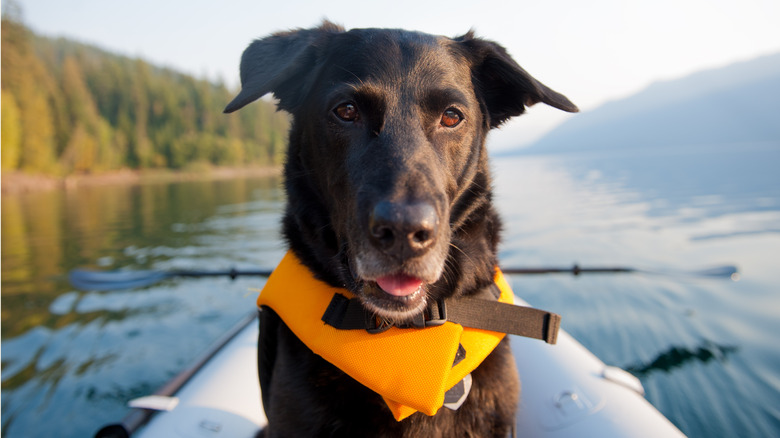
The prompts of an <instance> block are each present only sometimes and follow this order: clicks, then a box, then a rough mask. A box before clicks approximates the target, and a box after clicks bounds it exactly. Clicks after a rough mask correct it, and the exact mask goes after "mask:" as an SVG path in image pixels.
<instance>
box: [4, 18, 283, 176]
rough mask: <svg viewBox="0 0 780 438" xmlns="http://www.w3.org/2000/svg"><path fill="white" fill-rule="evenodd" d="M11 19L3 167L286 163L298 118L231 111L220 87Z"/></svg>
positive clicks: (84, 169) (47, 169)
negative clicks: (291, 126)
mask: <svg viewBox="0 0 780 438" xmlns="http://www.w3.org/2000/svg"><path fill="white" fill-rule="evenodd" d="M5 15H7V14H4V16H3V20H2V52H1V54H2V147H1V148H0V150H1V151H2V170H3V171H8V170H21V171H25V172H32V173H43V174H49V175H60V176H61V175H67V174H72V173H92V172H102V171H108V170H114V169H121V168H133V169H144V168H171V169H186V168H188V166H193V164H197V165H201V164H209V165H217V166H257V165H277V164H279V163H280V162H281V160H282V158H283V153H284V148H285V142H286V134H287V128H288V125H289V122H288V118H287V116H286V115H285V114H284V113H279V112H276V110H275V108H274V106H273V105H272V104H271V103H270V102H266V101H260V102H259V103H258V104H253V105H249V106H247V107H246V108H244V109H242V110H241V111H239V112H237V113H234V114H230V115H225V114H222V109H223V108H224V106H225V105H226V104H227V102H229V101H230V99H231V98H232V95H231V91H229V90H228V89H227V88H226V87H225V86H224V85H215V84H212V83H210V82H209V81H206V80H198V79H195V78H193V77H191V76H188V75H184V74H180V73H177V72H174V71H171V70H169V69H162V68H158V67H155V66H152V65H150V64H148V63H146V62H144V61H142V60H138V59H130V58H127V57H122V56H117V55H113V54H110V53H107V52H105V51H103V50H100V49H97V48H95V47H91V46H87V45H83V44H79V43H75V42H72V41H67V40H64V39H56V40H54V39H50V38H44V37H40V36H37V35H35V34H33V32H32V31H30V30H29V29H28V28H26V27H25V26H24V25H23V24H21V23H20V22H19V20H16V19H14V18H13V17H6V16H5Z"/></svg>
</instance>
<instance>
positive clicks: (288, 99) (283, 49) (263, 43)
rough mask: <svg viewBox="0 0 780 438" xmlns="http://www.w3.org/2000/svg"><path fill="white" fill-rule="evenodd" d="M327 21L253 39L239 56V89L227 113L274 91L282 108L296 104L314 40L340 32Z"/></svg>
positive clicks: (313, 55) (310, 64) (309, 65)
mask: <svg viewBox="0 0 780 438" xmlns="http://www.w3.org/2000/svg"><path fill="white" fill-rule="evenodd" d="M343 31H344V29H343V28H342V27H341V26H338V25H335V24H333V23H330V22H328V21H325V22H323V24H322V25H321V26H320V27H317V28H314V29H298V30H292V31H289V32H281V33H277V34H274V35H271V36H269V37H267V38H263V39H259V40H256V41H254V42H252V43H251V44H250V45H249V47H247V48H246V50H244V54H243V55H241V92H239V93H238V96H236V97H235V98H234V99H233V100H232V101H231V102H230V103H229V104H228V105H227V107H225V112H226V113H232V112H233V111H236V110H238V109H241V108H242V107H243V106H244V105H246V104H248V103H251V102H253V101H255V100H257V99H259V98H260V97H262V96H263V95H264V94H267V93H270V92H273V93H274V95H275V96H276V97H277V98H278V99H279V106H280V108H282V109H288V110H289V109H291V107H293V106H295V102H296V101H297V100H298V99H297V97H300V94H301V93H302V91H301V90H302V89H303V88H304V87H302V84H301V82H303V81H304V80H305V78H304V77H303V75H304V74H305V73H306V72H310V71H311V69H312V68H313V67H314V66H313V63H314V62H316V56H315V54H314V51H313V50H312V49H313V43H314V42H315V41H317V40H318V39H319V38H321V37H323V36H324V35H327V34H329V33H339V32H343Z"/></svg>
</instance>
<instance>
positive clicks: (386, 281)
mask: <svg viewBox="0 0 780 438" xmlns="http://www.w3.org/2000/svg"><path fill="white" fill-rule="evenodd" d="M376 284H377V285H378V286H379V287H380V288H381V289H382V290H383V291H385V292H386V293H388V294H390V295H392V296H394V297H397V298H403V299H406V298H410V297H411V296H412V295H414V294H415V293H417V292H420V290H421V288H422V286H423V281H422V280H420V279H419V278H417V277H413V276H411V275H406V274H392V275H385V276H382V277H379V278H377V279H376Z"/></svg>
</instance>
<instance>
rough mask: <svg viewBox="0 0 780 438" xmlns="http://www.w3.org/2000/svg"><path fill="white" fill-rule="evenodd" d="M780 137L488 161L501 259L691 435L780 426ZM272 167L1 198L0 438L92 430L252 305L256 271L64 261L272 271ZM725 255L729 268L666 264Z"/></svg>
mask: <svg viewBox="0 0 780 438" xmlns="http://www.w3.org/2000/svg"><path fill="white" fill-rule="evenodd" d="M778 163H780V145H745V146H741V147H739V148H732V149H719V150H715V149H711V148H710V149H703V150H701V151H688V152H681V151H678V150H665V151H653V152H652V153H650V152H648V153H642V154H638V153H633V154H622V156H621V154H618V155H617V156H616V155H615V154H609V155H607V154H604V155H599V154H596V153H592V154H582V155H561V156H545V157H542V156H535V157H534V156H527V157H499V158H497V159H495V160H494V166H493V167H494V169H495V172H496V183H495V185H496V189H497V193H496V199H497V202H498V205H499V208H500V210H501V212H502V215H503V218H504V222H505V227H504V228H505V232H504V240H503V244H502V247H501V254H500V256H501V260H502V264H503V265H504V266H518V267H519V266H569V265H571V264H572V263H574V262H576V263H579V264H580V265H582V266H595V265H624V266H631V267H636V268H642V269H646V270H649V271H658V273H656V274H653V273H647V274H604V275H592V276H584V275H583V276H579V277H570V276H543V277H514V278H512V283H513V286H514V288H515V292H516V293H518V294H519V295H521V296H523V297H524V298H525V299H526V300H528V301H529V302H531V303H532V304H534V305H537V306H540V307H542V308H545V309H548V310H551V311H555V312H557V313H560V314H561V315H563V326H564V328H565V329H566V330H567V331H569V332H570V333H571V334H572V335H574V336H575V337H576V338H577V339H578V340H579V341H580V342H582V343H583V344H584V345H585V346H586V347H588V348H589V349H591V350H592V351H593V352H594V353H595V354H596V355H598V356H599V357H600V358H601V359H602V360H604V361H605V362H607V363H608V364H610V365H617V366H621V367H624V368H627V369H629V370H631V371H632V372H633V373H635V374H636V375H637V376H639V377H640V378H641V379H642V382H643V384H644V385H645V388H646V390H647V393H648V394H647V398H648V399H649V400H650V401H651V402H652V403H653V404H654V405H655V406H656V407H658V408H659V409H660V410H661V411H662V412H663V413H664V414H665V415H666V416H667V417H669V418H670V419H671V420H672V421H673V422H674V423H675V424H676V425H677V426H678V427H680V428H681V429H682V430H683V432H685V433H686V434H687V435H689V436H691V437H712V436H751V437H753V436H754V437H764V436H778V435H780V344H779V343H778V342H777V340H776V334H777V333H780V269H779V268H780V265H778V261H777V260H778V259H780V174H778V172H777V165H778ZM279 184H280V181H279V180H278V179H274V178H270V179H240V180H232V181H209V182H186V183H174V184H149V185H140V186H106V187H90V188H82V189H79V190H76V191H52V192H43V193H34V194H29V195H25V196H10V195H9V196H3V197H2V435H3V436H7V437H17V436H19V437H51V436H60V437H69V436H72V437H83V436H90V435H91V434H93V433H94V431H95V430H96V429H97V428H99V426H101V425H102V424H104V423H107V422H111V421H116V420H117V419H119V418H121V417H122V416H123V415H124V414H125V413H126V412H127V411H126V409H125V408H124V404H125V403H126V402H127V400H129V399H131V398H134V397H137V396H141V395H146V394H148V393H150V392H152V391H154V389H155V388H157V387H158V386H159V385H161V384H162V383H164V382H165V381H166V380H167V379H168V378H170V377H171V376H173V375H174V374H176V373H177V372H178V371H179V370H181V369H182V368H183V367H185V366H186V365H187V364H188V363H189V362H190V361H191V360H193V358H195V357H196V356H197V355H198V354H199V353H200V352H202V351H203V349H205V348H206V347H207V346H208V345H209V344H210V343H211V342H213V341H214V340H215V339H217V338H218V337H219V336H220V335H221V334H222V333H223V332H224V331H225V330H226V329H227V328H229V327H230V326H231V325H232V324H234V323H235V322H236V321H237V320H238V319H240V318H241V317H242V316H243V315H245V314H246V313H247V312H249V311H251V310H252V309H253V308H254V299H255V297H256V292H255V291H253V290H252V289H253V288H258V287H262V284H263V280H262V279H259V278H258V279H251V278H250V279H238V280H236V281H230V280H228V279H221V278H213V279H205V278H204V279H171V280H166V281H165V282H163V283H160V284H158V285H155V286H153V287H147V288H141V289H132V290H121V291H113V292H88V291H87V292H84V291H77V290H74V289H73V288H72V287H70V286H69V285H68V283H67V278H66V274H67V272H68V271H69V270H70V269H72V268H74V267H81V266H88V267H94V268H100V269H115V268H134V269H142V268H154V269H173V268H196V269H218V268H225V269H229V268H231V267H236V268H247V269H249V268H257V267H264V268H271V267H273V266H274V264H275V263H276V262H277V261H278V260H279V258H280V257H281V255H282V254H283V252H284V248H283V246H282V243H281V241H280V239H279V231H278V228H279V225H278V222H279V214H280V210H281V208H282V205H283V193H282V191H281V190H280V189H279ZM723 264H736V265H738V266H739V268H740V270H741V278H740V279H739V281H731V280H715V279H705V278H697V277H691V276H684V275H670V273H671V272H673V271H675V270H685V269H697V268H702V267H707V266H715V265H723Z"/></svg>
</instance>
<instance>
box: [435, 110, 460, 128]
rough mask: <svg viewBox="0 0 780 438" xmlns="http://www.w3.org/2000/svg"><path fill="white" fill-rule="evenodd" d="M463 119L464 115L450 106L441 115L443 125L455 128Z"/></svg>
mask: <svg viewBox="0 0 780 438" xmlns="http://www.w3.org/2000/svg"><path fill="white" fill-rule="evenodd" d="M462 120H463V115H462V114H461V113H460V111H458V110H456V109H455V108H448V109H447V110H446V111H444V112H443V113H442V115H441V122H440V123H441V126H444V127H445V128H454V127H456V126H458V125H459V124H460V122H461V121H462Z"/></svg>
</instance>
